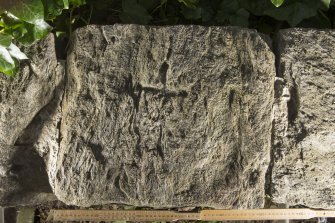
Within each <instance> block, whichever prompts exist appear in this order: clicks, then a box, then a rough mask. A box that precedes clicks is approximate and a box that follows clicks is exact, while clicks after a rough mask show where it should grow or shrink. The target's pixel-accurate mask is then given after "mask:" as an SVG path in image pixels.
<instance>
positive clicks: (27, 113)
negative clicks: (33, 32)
mask: <svg viewBox="0 0 335 223" xmlns="http://www.w3.org/2000/svg"><path fill="white" fill-rule="evenodd" d="M23 51H24V52H25V53H26V54H27V56H28V57H29V58H30V61H29V62H23V63H22V66H21V68H20V72H19V73H18V74H17V76H16V77H14V78H11V77H7V76H5V75H3V74H0V89H1V90H0V143H1V144H4V145H14V144H15V142H16V140H17V138H18V137H19V135H20V134H21V132H22V131H23V130H24V129H25V128H26V127H27V126H28V125H29V123H30V122H31V121H32V119H33V118H34V117H35V115H36V114H37V113H38V112H39V111H40V110H41V109H42V108H43V107H44V106H45V105H46V104H47V103H48V102H49V101H50V100H51V98H52V97H53V95H54V89H55V88H56V87H57V86H55V83H56V81H55V79H56V77H57V75H56V67H57V58H56V53H55V45H54V36H53V35H49V36H47V37H46V39H44V40H42V41H39V42H38V43H36V44H34V45H32V46H31V47H27V48H25V49H24V50H23Z"/></svg>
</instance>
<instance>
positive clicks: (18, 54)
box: [7, 43, 28, 60]
mask: <svg viewBox="0 0 335 223" xmlns="http://www.w3.org/2000/svg"><path fill="white" fill-rule="evenodd" d="M7 50H8V52H9V54H10V55H11V57H12V58H15V59H17V60H28V57H27V56H26V54H24V53H23V52H22V51H21V50H20V49H19V48H18V47H17V46H15V45H14V44H13V43H11V44H10V45H9V47H8V48H7Z"/></svg>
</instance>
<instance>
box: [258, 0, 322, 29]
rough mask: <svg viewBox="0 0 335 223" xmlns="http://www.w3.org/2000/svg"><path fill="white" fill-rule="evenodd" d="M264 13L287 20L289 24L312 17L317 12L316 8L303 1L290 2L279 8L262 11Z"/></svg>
mask: <svg viewBox="0 0 335 223" xmlns="http://www.w3.org/2000/svg"><path fill="white" fill-rule="evenodd" d="M264 14H265V15H268V16H271V17H273V18H275V19H277V20H280V21H287V22H288V23H289V24H290V26H296V25H298V24H299V23H300V22H301V21H302V20H303V19H306V18H310V17H313V16H315V15H316V14H317V8H315V7H311V6H310V5H307V4H304V3H303V2H295V1H293V2H291V4H287V5H283V6H282V7H280V8H276V9H270V10H266V11H264Z"/></svg>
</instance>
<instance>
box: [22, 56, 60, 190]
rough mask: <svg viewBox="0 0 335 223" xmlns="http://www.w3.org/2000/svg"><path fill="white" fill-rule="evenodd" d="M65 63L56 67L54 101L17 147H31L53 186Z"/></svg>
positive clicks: (36, 117)
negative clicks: (42, 164) (44, 165)
mask: <svg viewBox="0 0 335 223" xmlns="http://www.w3.org/2000/svg"><path fill="white" fill-rule="evenodd" d="M64 74H65V61H60V62H59V63H58V65H57V67H56V76H55V79H54V84H55V86H57V87H56V88H55V89H54V96H53V98H52V100H51V101H50V102H49V103H48V104H47V105H46V106H45V107H44V108H43V109H42V110H41V111H40V112H39V113H37V114H36V116H35V117H34V119H33V120H32V121H31V123H30V124H29V125H28V126H27V128H26V129H25V130H24V131H23V132H22V133H21V135H20V136H19V138H18V139H17V141H16V145H29V146H30V147H31V148H33V149H34V150H35V151H36V152H37V153H38V154H39V156H40V157H42V158H43V160H44V163H45V164H46V171H47V174H48V176H49V181H50V183H51V186H53V182H54V179H53V177H54V172H55V168H56V161H57V153H58V150H59V142H60V132H59V126H60V121H61V118H62V115H61V114H62V113H61V110H62V109H61V101H62V98H63V93H64Z"/></svg>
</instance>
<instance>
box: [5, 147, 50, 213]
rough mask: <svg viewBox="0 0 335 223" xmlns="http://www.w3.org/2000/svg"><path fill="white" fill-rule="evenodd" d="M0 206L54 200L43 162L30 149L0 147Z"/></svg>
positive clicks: (33, 203) (34, 203)
mask: <svg viewBox="0 0 335 223" xmlns="http://www.w3.org/2000/svg"><path fill="white" fill-rule="evenodd" d="M0 182H1V184H0V204H1V206H4V207H9V206H18V205H19V206H22V205H36V204H41V203H44V202H46V201H50V200H56V199H57V198H56V197H55V196H54V195H53V193H52V189H51V187H50V185H49V182H48V176H47V173H46V171H45V165H44V162H43V159H42V158H41V157H40V156H39V155H38V153H36V152H35V151H34V150H33V149H32V148H29V147H23V146H5V145H0Z"/></svg>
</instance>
